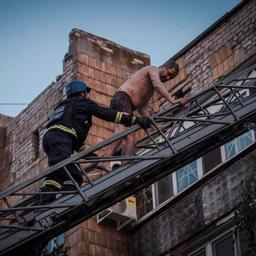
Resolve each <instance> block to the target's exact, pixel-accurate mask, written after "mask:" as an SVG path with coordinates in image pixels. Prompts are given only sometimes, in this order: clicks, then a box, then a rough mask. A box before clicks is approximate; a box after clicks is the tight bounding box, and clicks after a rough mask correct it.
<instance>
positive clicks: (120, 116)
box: [115, 112, 123, 123]
mask: <svg viewBox="0 0 256 256" xmlns="http://www.w3.org/2000/svg"><path fill="white" fill-rule="evenodd" d="M122 116H123V113H122V112H117V114H116V119H115V123H120V122H121V119H122Z"/></svg>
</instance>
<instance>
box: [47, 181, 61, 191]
mask: <svg viewBox="0 0 256 256" xmlns="http://www.w3.org/2000/svg"><path fill="white" fill-rule="evenodd" d="M45 186H53V187H56V188H58V189H62V185H61V184H60V183H59V182H57V181H55V180H45V181H44V182H43V187H45Z"/></svg>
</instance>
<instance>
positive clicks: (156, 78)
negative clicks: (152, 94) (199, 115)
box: [148, 67, 187, 105]
mask: <svg viewBox="0 0 256 256" xmlns="http://www.w3.org/2000/svg"><path fill="white" fill-rule="evenodd" d="M148 72H149V77H150V79H151V81H152V84H153V86H154V89H155V90H156V91H157V92H158V93H159V94H160V95H161V96H162V97H164V98H166V99H167V100H168V101H169V102H170V103H171V104H176V103H180V104H181V105H184V104H186V103H187V99H185V98H180V99H177V100H176V99H174V97H172V96H171V95H170V93H169V92H168V90H167V89H166V87H165V85H164V84H163V83H162V82H161V80H160V70H159V68H157V67H150V68H149V70H148Z"/></svg>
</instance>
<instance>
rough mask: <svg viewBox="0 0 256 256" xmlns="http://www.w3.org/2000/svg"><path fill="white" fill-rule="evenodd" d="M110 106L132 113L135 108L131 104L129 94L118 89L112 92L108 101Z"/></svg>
mask: <svg viewBox="0 0 256 256" xmlns="http://www.w3.org/2000/svg"><path fill="white" fill-rule="evenodd" d="M110 108H111V109H113V110H116V111H120V112H126V113H128V114H132V112H133V111H134V110H135V108H134V107H133V105H132V101H131V98H130V96H129V95H128V94H127V93H126V92H123V91H118V92H116V93H115V94H114V96H113V97H112V99H111V101H110Z"/></svg>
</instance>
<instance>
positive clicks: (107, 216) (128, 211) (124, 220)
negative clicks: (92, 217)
mask: <svg viewBox="0 0 256 256" xmlns="http://www.w3.org/2000/svg"><path fill="white" fill-rule="evenodd" d="M109 220H112V221H114V222H115V223H116V228H117V230H120V229H122V228H123V227H125V226H126V225H128V224H129V223H131V222H133V221H136V220H137V213H136V199H135V197H134V196H130V197H128V198H126V199H124V200H122V201H120V202H119V203H117V204H115V205H113V206H111V207H109V208H108V209H106V210H104V211H102V212H100V213H98V214H97V223H101V222H102V223H103V222H108V221H109Z"/></svg>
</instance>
